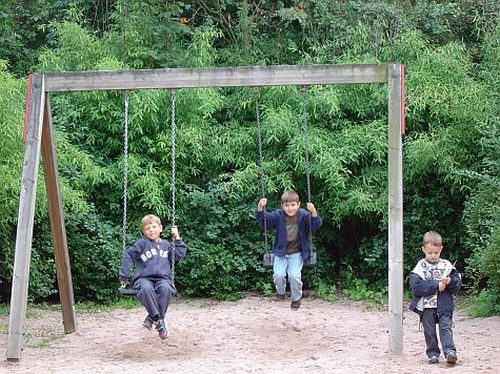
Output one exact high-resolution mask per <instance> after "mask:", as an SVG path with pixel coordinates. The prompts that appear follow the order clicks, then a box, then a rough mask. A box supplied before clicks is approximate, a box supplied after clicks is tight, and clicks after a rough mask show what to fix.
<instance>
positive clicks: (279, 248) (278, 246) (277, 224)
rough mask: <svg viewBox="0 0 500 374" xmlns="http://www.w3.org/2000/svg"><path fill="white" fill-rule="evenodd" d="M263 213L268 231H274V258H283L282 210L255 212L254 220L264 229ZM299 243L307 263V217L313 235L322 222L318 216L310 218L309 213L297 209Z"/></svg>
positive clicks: (283, 223) (308, 254)
mask: <svg viewBox="0 0 500 374" xmlns="http://www.w3.org/2000/svg"><path fill="white" fill-rule="evenodd" d="M264 212H265V219H266V226H267V229H268V230H275V231H276V240H275V241H274V246H273V253H274V254H275V255H276V256H279V257H283V256H285V255H286V221H285V212H284V211H283V209H276V210H273V211H271V212H268V211H266V210H262V211H260V212H259V211H258V210H256V211H255V218H256V219H257V221H258V222H259V224H260V227H262V229H264ZM298 214H299V221H298V226H299V227H298V229H299V243H300V249H301V251H302V257H303V259H304V261H309V258H310V257H311V243H310V241H309V217H311V231H312V232H313V233H314V232H316V230H318V229H319V228H320V227H321V225H322V224H323V221H322V219H321V217H320V216H319V215H318V216H316V217H313V216H311V213H309V211H307V210H305V209H299V210H298Z"/></svg>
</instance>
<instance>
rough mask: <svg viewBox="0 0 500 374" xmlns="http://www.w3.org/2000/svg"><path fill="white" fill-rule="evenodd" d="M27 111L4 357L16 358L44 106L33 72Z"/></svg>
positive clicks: (20, 345) (39, 76) (42, 90)
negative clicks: (5, 353) (7, 331)
mask: <svg viewBox="0 0 500 374" xmlns="http://www.w3.org/2000/svg"><path fill="white" fill-rule="evenodd" d="M28 97H29V100H30V103H29V111H28V113H26V115H27V116H28V121H27V129H26V131H27V132H26V143H25V151H24V165H23V175H22V180H21V195H20V199H19V218H18V223H17V235H16V248H15V258H14V272H13V274H12V294H11V300H10V314H9V334H8V337H7V360H8V361H20V360H21V351H22V349H23V327H24V320H25V317H26V305H27V300H28V281H29V273H30V262H31V243H32V240H33V223H34V219H35V199H36V185H37V179H38V166H39V163H40V147H41V138H42V120H43V112H44V105H45V87H44V79H43V75H42V74H35V75H33V79H32V85H31V92H30V94H29V95H28Z"/></svg>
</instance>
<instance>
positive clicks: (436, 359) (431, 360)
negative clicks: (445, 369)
mask: <svg viewBox="0 0 500 374" xmlns="http://www.w3.org/2000/svg"><path fill="white" fill-rule="evenodd" d="M429 364H439V357H438V356H431V357H429Z"/></svg>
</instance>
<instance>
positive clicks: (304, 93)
mask: <svg viewBox="0 0 500 374" xmlns="http://www.w3.org/2000/svg"><path fill="white" fill-rule="evenodd" d="M300 92H301V94H302V129H303V132H304V162H305V165H306V181H307V202H308V203H310V202H311V164H310V162H309V137H308V133H307V130H308V119H309V116H308V113H307V87H306V86H301V87H300ZM311 221H312V217H311V214H310V213H309V242H310V243H311V251H312V250H313V242H312V227H311V223H312V222H311Z"/></svg>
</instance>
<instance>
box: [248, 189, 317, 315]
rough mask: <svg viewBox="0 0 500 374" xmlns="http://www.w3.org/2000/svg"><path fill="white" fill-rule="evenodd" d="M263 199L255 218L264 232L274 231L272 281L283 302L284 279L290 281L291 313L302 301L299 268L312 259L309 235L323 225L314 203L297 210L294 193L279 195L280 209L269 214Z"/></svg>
mask: <svg viewBox="0 0 500 374" xmlns="http://www.w3.org/2000/svg"><path fill="white" fill-rule="evenodd" d="M266 204H267V199H266V198H264V197H263V198H261V199H260V200H259V203H258V204H257V211H256V212H255V217H256V219H257V221H258V222H259V224H260V226H261V227H262V228H263V229H266V228H269V229H271V230H275V231H276V239H275V241H274V247H273V253H274V264H273V272H274V274H273V279H274V284H275V286H276V296H277V298H278V300H285V298H286V297H285V291H286V278H285V276H286V275H288V281H289V282H290V291H291V299H292V303H291V304H290V307H291V308H292V310H297V309H299V308H300V299H301V298H302V266H303V265H304V262H306V263H307V261H309V258H310V256H311V243H310V241H309V233H310V232H311V233H312V232H315V231H316V230H318V229H319V228H320V227H321V225H322V223H323V222H322V220H321V217H320V216H319V215H318V212H317V211H316V208H315V206H314V204H313V203H311V202H309V203H307V210H308V211H309V212H308V211H306V210H305V209H300V200H299V195H298V193H297V192H295V191H293V190H289V191H285V192H284V193H283V195H282V196H281V209H277V210H274V211H272V212H268V211H266V210H265V206H266Z"/></svg>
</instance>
